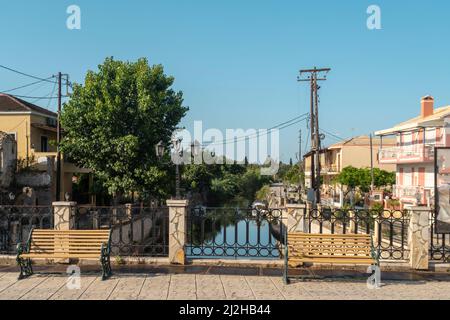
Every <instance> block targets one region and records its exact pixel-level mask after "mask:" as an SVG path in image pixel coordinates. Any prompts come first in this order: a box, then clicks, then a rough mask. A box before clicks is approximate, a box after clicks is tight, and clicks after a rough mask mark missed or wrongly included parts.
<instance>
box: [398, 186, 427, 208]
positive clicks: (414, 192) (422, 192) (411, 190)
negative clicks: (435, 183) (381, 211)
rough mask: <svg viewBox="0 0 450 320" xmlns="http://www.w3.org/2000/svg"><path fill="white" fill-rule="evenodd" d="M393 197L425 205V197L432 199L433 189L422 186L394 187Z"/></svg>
mask: <svg viewBox="0 0 450 320" xmlns="http://www.w3.org/2000/svg"><path fill="white" fill-rule="evenodd" d="M393 190H394V197H395V198H397V199H402V198H409V199H415V200H418V201H419V203H421V204H427V201H428V200H429V199H427V197H432V196H433V194H434V190H433V188H427V187H422V186H408V187H405V186H394V189H393Z"/></svg>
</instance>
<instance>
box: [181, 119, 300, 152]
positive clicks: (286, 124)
mask: <svg viewBox="0 0 450 320" xmlns="http://www.w3.org/2000/svg"><path fill="white" fill-rule="evenodd" d="M307 116H308V113H305V114H302V115H300V116H298V117H295V118H292V119H290V120H289V121H285V122H283V123H280V124H277V125H276V126H273V127H271V128H269V129H267V131H266V132H265V133H262V134H261V133H259V132H257V133H255V134H252V135H249V136H245V137H233V138H230V139H225V140H221V141H217V142H212V143H209V144H208V143H206V144H201V145H200V146H202V147H205V146H212V145H224V144H225V145H226V144H230V143H235V142H240V141H245V140H247V139H253V138H257V137H259V136H260V135H267V134H269V133H270V132H272V131H273V130H275V129H279V130H282V129H285V128H288V127H290V126H293V125H295V124H297V123H299V122H301V121H303V120H305V118H306V117H307ZM293 121H294V122H293ZM185 145H188V143H186V144H185Z"/></svg>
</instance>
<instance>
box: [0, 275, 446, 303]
mask: <svg viewBox="0 0 450 320" xmlns="http://www.w3.org/2000/svg"><path fill="white" fill-rule="evenodd" d="M67 280H68V278H67V277H65V276H63V275H52V274H48V275H33V276H32V277H29V278H26V279H23V280H20V281H18V280H17V273H0V299H2V300H18V299H28V300H29V299H31V300H46V299H51V300H72V299H73V300H76V299H81V300H106V299H109V300H135V299H139V300H166V299H175V300H180V299H183V300H184V299H187V300H194V299H197V300H210V299H214V300H216V299H217V300H236V299H239V300H254V299H256V300H283V299H287V300H393V299H399V300H405V299H408V300H422V299H432V300H450V282H439V281H386V282H383V286H382V287H381V288H380V289H376V290H373V289H372V290H371V289H368V288H367V285H366V283H365V282H364V281H316V280H315V281H296V282H293V283H292V284H290V285H285V284H284V283H283V281H282V279H281V277H266V276H236V275H209V274H115V275H114V276H113V277H111V278H110V279H109V280H106V281H101V277H99V276H98V275H82V276H81V279H80V287H79V288H78V289H70V288H69V287H68V286H67V283H68V281H67Z"/></svg>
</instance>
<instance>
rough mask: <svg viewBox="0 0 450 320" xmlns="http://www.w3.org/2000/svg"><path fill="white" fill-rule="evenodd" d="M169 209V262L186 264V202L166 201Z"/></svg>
mask: <svg viewBox="0 0 450 320" xmlns="http://www.w3.org/2000/svg"><path fill="white" fill-rule="evenodd" d="M167 206H168V207H169V262H170V263H171V264H181V265H184V264H186V254H185V251H184V249H185V244H186V228H187V225H186V219H187V214H188V206H189V201H188V200H167Z"/></svg>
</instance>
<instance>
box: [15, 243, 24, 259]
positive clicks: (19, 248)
mask: <svg viewBox="0 0 450 320" xmlns="http://www.w3.org/2000/svg"><path fill="white" fill-rule="evenodd" d="M16 248H17V257H19V256H20V255H21V254H22V253H24V252H23V245H22V243H18V244H17V246H16Z"/></svg>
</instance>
